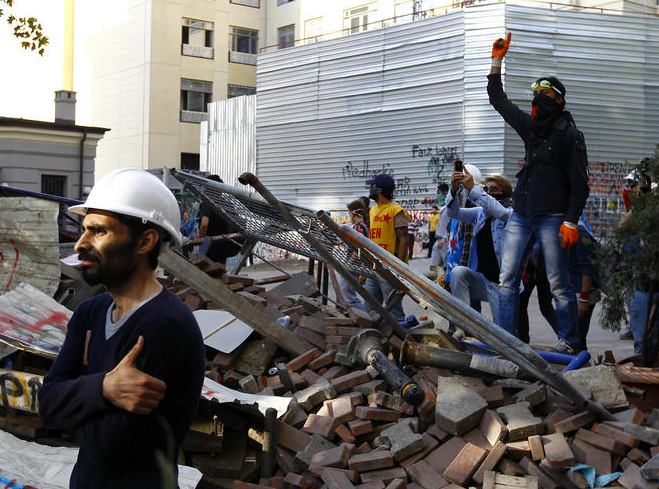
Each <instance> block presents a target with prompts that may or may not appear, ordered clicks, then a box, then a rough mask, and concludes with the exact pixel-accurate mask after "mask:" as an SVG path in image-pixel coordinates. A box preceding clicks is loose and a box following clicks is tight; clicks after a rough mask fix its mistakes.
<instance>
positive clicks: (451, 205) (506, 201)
mask: <svg viewBox="0 0 659 489" xmlns="http://www.w3.org/2000/svg"><path fill="white" fill-rule="evenodd" d="M451 182H452V185H451V195H449V196H448V198H447V204H446V205H447V207H446V212H447V213H448V215H449V216H450V217H452V218H454V219H457V220H459V221H462V222H465V223H472V224H473V225H474V230H473V235H472V240H471V246H470V248H469V260H468V264H469V265H468V266H457V267H455V268H454V269H453V271H452V272H451V275H452V279H451V292H452V294H453V295H454V296H456V297H457V298H458V299H460V300H461V301H463V302H464V303H465V304H469V303H470V302H472V301H485V300H487V301H489V303H490V310H491V311H492V315H493V320H494V321H495V322H496V321H497V316H498V309H499V268H500V266H501V257H502V255H503V244H504V239H505V236H506V224H507V222H508V218H509V217H510V215H511V214H512V208H511V207H510V197H511V195H512V186H511V185H510V182H509V181H508V180H507V179H506V178H504V177H502V176H498V175H497V176H492V177H489V178H487V179H486V180H485V184H484V185H483V187H482V188H481V187H478V186H476V185H474V180H473V177H472V176H471V175H470V174H469V172H468V171H466V170H465V173H462V172H454V173H453V175H452V177H451ZM460 185H462V186H464V188H465V189H466V191H467V192H469V193H468V196H467V198H468V199H469V200H470V201H472V202H473V203H475V204H476V205H477V207H469V208H468V207H460V204H459V202H458V199H454V198H453V197H454V194H455V190H456V189H457V188H459V187H460Z"/></svg>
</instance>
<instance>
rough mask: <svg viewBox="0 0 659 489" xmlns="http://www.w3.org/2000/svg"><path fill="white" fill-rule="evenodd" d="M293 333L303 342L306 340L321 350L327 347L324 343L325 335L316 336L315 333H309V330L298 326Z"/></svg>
mask: <svg viewBox="0 0 659 489" xmlns="http://www.w3.org/2000/svg"><path fill="white" fill-rule="evenodd" d="M293 331H295V334H296V335H298V336H299V337H300V338H302V339H303V340H306V341H307V342H308V343H310V344H312V345H313V346H315V347H317V348H320V349H321V350H325V347H326V346H327V343H326V342H325V335H322V334H318V333H316V332H315V331H311V330H310V329H307V328H303V327H301V326H298V327H297V328H295V329H294V330H293Z"/></svg>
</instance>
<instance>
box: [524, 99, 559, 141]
mask: <svg viewBox="0 0 659 489" xmlns="http://www.w3.org/2000/svg"><path fill="white" fill-rule="evenodd" d="M562 113H563V104H560V105H559V104H557V103H556V100H554V99H553V98H551V97H550V96H548V95H543V94H538V95H536V96H535V97H533V102H532V103H531V130H532V131H533V132H534V133H535V134H536V135H537V136H539V137H545V136H546V135H547V134H548V133H549V131H550V130H551V128H552V126H553V125H554V122H555V121H556V119H558V118H559V117H560V116H561V114H562Z"/></svg>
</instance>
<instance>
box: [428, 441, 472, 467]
mask: <svg viewBox="0 0 659 489" xmlns="http://www.w3.org/2000/svg"><path fill="white" fill-rule="evenodd" d="M466 444H467V443H466V442H465V441H464V440H463V439H462V438H460V437H459V436H455V437H453V438H451V439H450V440H449V441H447V442H446V443H444V444H443V445H441V446H440V447H439V448H437V449H436V450H434V451H432V452H430V454H429V455H428V456H427V457H426V458H425V460H426V462H428V463H429V464H430V465H431V466H432V467H434V468H435V470H437V472H439V473H442V472H444V471H445V470H446V467H448V465H449V464H450V463H451V461H452V460H453V459H454V458H455V457H456V456H457V455H458V453H460V450H462V448H463V447H464V446H465V445H466Z"/></svg>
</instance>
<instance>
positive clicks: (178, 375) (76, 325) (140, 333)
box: [39, 168, 205, 489]
mask: <svg viewBox="0 0 659 489" xmlns="http://www.w3.org/2000/svg"><path fill="white" fill-rule="evenodd" d="M69 210H70V211H72V212H74V213H77V214H80V215H83V216H85V217H84V220H83V223H82V230H83V233H82V235H81V236H80V239H79V240H78V242H77V243H76V245H75V250H76V251H77V252H78V253H79V258H80V260H81V262H82V263H81V266H82V274H83V277H84V278H85V280H86V281H87V282H89V283H90V284H98V283H102V284H104V285H105V286H106V287H107V288H108V293H106V294H102V295H99V296H96V297H93V298H91V299H88V300H86V301H84V302H82V303H81V304H80V305H79V306H78V307H77V308H76V310H75V312H74V314H73V317H72V318H71V320H70V321H69V324H68V331H67V335H66V339H65V341H64V345H63V346H62V350H61V351H60V353H59V355H58V357H57V359H56V360H55V363H54V365H53V367H52V368H51V370H50V372H49V373H48V374H47V375H46V377H45V378H44V382H43V387H42V388H41V390H40V391H39V414H40V416H41V419H42V421H43V423H44V425H45V426H47V427H52V428H63V429H75V432H76V438H77V441H78V443H79V444H80V452H79V454H78V460H77V462H76V465H75V467H74V469H73V473H72V474H71V481H70V486H71V488H91V487H93V488H95V489H99V488H122V489H126V488H131V487H135V488H137V487H140V488H143V487H163V481H162V480H160V479H161V476H160V472H161V471H160V470H159V464H158V458H157V457H161V459H162V460H165V461H166V463H167V464H168V465H169V467H170V468H171V469H172V470H173V473H174V474H176V467H177V466H176V461H177V456H178V450H179V447H180V445H181V443H182V441H183V438H184V436H185V434H186V432H187V431H188V429H189V427H190V424H191V423H192V419H193V417H194V414H195V412H196V410H197V404H198V402H199V396H200V393H201V387H202V384H203V377H204V368H205V358H204V345H203V340H202V337H201V333H200V331H199V326H198V325H197V322H196V321H195V319H194V316H193V315H192V313H191V311H190V310H189V309H188V308H187V307H186V306H185V305H184V304H183V302H181V300H180V299H179V298H177V297H176V296H175V295H174V294H172V293H171V292H169V291H168V290H167V289H165V288H163V287H162V285H160V283H159V282H158V281H157V280H156V277H155V269H156V266H157V263H158V254H159V253H161V252H163V251H164V250H166V249H168V248H169V247H176V246H179V245H180V244H181V240H182V238H181V234H180V231H179V227H180V212H179V207H178V203H177V201H176V198H175V197H174V195H172V193H171V192H170V191H169V189H168V188H167V187H166V186H165V185H164V184H163V183H162V182H161V181H160V180H159V179H158V178H157V177H155V176H154V175H152V174H150V173H148V172H146V171H143V170H139V169H134V168H124V169H120V170H115V171H113V172H111V173H108V174H107V175H105V176H104V177H103V178H101V179H100V180H99V181H98V183H97V184H96V185H95V186H94V188H93V189H92V191H91V193H90V194H89V197H88V198H87V201H86V202H85V203H84V204H82V205H76V206H73V207H71V208H70V209H69ZM158 454H160V455H158Z"/></svg>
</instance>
